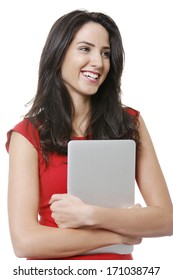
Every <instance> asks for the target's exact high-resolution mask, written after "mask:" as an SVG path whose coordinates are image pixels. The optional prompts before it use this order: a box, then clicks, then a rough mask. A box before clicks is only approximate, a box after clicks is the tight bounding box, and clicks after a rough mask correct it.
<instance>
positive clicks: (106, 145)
mask: <svg viewBox="0 0 173 280" xmlns="http://www.w3.org/2000/svg"><path fill="white" fill-rule="evenodd" d="M135 154H136V144H135V142H134V141H133V140H72V141H70V142H69V144H68V177H67V187H68V193H69V194H72V195H75V196H78V197H80V198H81V199H82V200H83V201H84V202H85V203H88V204H93V205H99V206H103V207H114V208H127V207H129V206H131V205H133V204H134V187H135ZM132 251H133V246H132V245H125V244H120V245H111V246H106V247H101V248H99V249H95V250H92V251H90V252H88V253H89V254H92V253H119V254H129V253H131V252H132ZM88 253H87V254H88Z"/></svg>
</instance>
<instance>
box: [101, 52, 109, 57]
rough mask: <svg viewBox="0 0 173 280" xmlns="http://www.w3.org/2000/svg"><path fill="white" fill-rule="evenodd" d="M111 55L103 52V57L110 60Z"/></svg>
mask: <svg viewBox="0 0 173 280" xmlns="http://www.w3.org/2000/svg"><path fill="white" fill-rule="evenodd" d="M110 55H111V53H110V51H103V52H102V56H103V57H105V58H110Z"/></svg>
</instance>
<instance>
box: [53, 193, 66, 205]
mask: <svg viewBox="0 0 173 280" xmlns="http://www.w3.org/2000/svg"><path fill="white" fill-rule="evenodd" d="M64 195H65V194H60V193H57V194H53V195H52V196H51V199H50V200H49V204H52V203H53V202H54V201H57V200H61V199H63V197H64Z"/></svg>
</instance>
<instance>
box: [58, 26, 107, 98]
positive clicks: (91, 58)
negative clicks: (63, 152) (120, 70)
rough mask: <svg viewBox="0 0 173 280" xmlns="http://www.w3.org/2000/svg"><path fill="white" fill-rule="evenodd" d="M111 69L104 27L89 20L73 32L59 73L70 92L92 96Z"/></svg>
mask: <svg viewBox="0 0 173 280" xmlns="http://www.w3.org/2000/svg"><path fill="white" fill-rule="evenodd" d="M109 69H110V43H109V34H108V32H107V30H106V29H105V28H104V27H103V26H102V25H100V24H98V23H95V22H88V23H86V24H84V25H83V26H82V27H81V28H80V30H79V31H78V32H77V33H76V35H75V37H74V39H73V41H72V42H71V44H70V46H69V48H68V50H67V52H66V54H65V57H64V60H63V63H62V66H61V74H62V78H63V81H64V84H65V86H66V87H67V89H68V91H69V93H70V95H71V96H72V98H73V97H75V96H76V95H78V96H79V95H81V96H85V97H86V96H87V97H88V96H91V95H93V94H95V93H96V92H97V90H98V88H99V87H100V85H101V84H102V83H103V81H104V80H105V78H106V76H107V74H108V72H109Z"/></svg>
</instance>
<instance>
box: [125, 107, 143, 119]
mask: <svg viewBox="0 0 173 280" xmlns="http://www.w3.org/2000/svg"><path fill="white" fill-rule="evenodd" d="M124 110H125V111H126V112H127V113H129V114H130V115H131V116H133V117H135V118H136V119H138V118H139V116H140V112H139V111H138V110H136V109H134V108H132V107H127V106H126V107H124Z"/></svg>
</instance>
